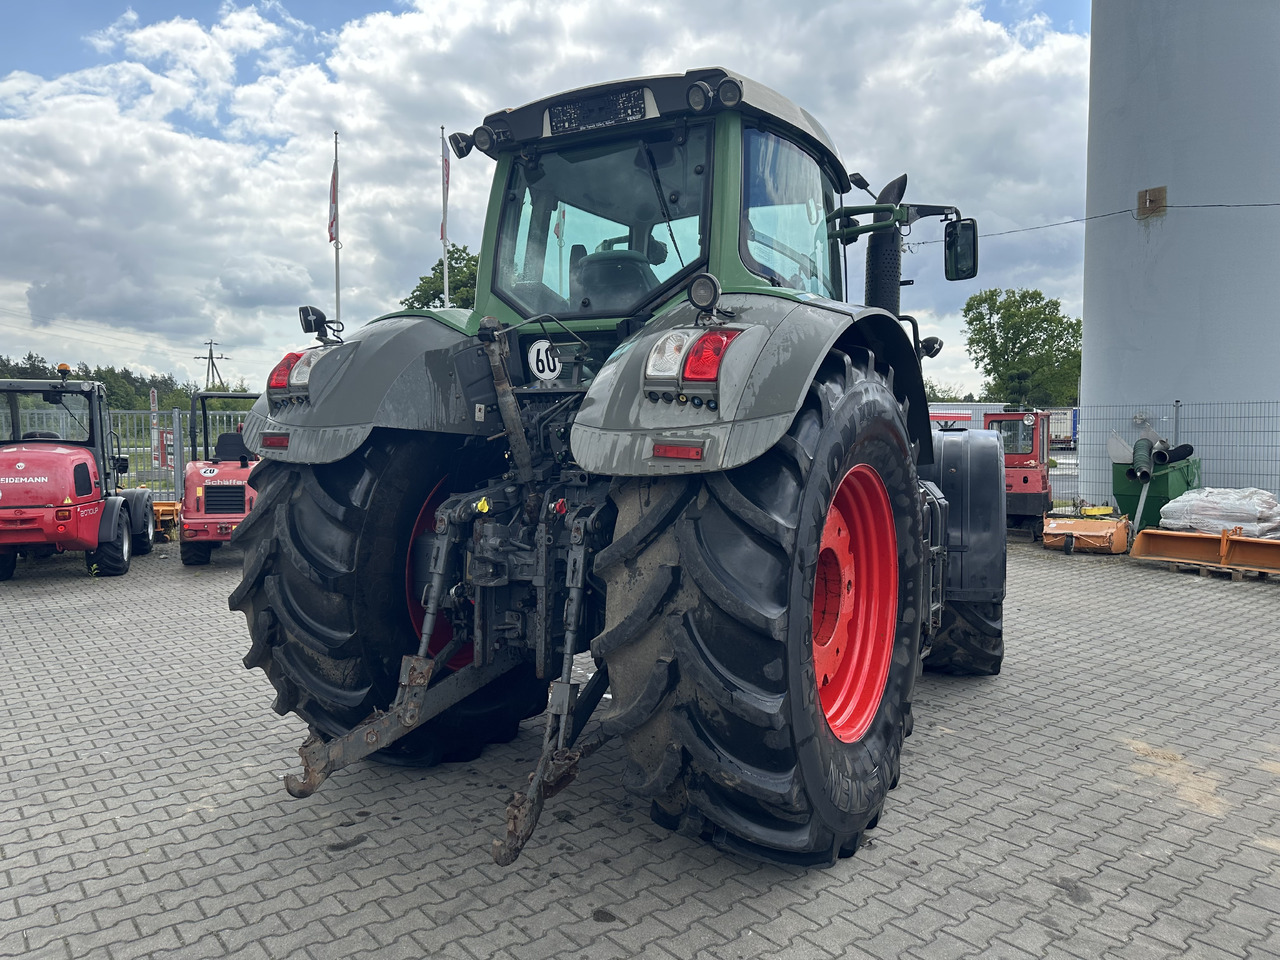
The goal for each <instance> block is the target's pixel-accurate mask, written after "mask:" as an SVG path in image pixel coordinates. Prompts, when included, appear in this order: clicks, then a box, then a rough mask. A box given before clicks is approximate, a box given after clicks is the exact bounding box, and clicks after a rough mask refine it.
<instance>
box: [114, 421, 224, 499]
mask: <svg viewBox="0 0 1280 960" xmlns="http://www.w3.org/2000/svg"><path fill="white" fill-rule="evenodd" d="M247 414H248V411H247V410H210V411H209V437H208V449H209V455H210V456H212V453H213V447H214V444H215V442H216V441H217V438H218V436H219V434H223V433H235V432H236V431H237V430H238V429H239V428H240V425H241V424H243V423H244V418H245V416H246V415H247ZM153 417H154V421H153ZM195 426H196V454H197V459H201V460H203V459H205V436H204V424H203V423H202V422H201V418H200V417H199V416H197V417H196V419H195ZM111 429H112V430H113V431H114V432H115V434H116V436H117V437H118V438H119V441H120V452H121V453H123V454H125V455H126V456H127V457H128V458H129V472H128V473H127V474H126V475H125V476H124V477H123V478H122V479H121V481H120V483H121V485H122V486H126V487H138V486H145V487H148V488H150V489H151V490H152V491H153V495H154V497H155V499H156V500H180V499H181V498H182V470H183V465H184V464H185V463H186V461H187V459H188V458H190V456H191V411H190V410H178V409H174V410H169V411H161V412H158V413H156V414H154V415H153V414H152V413H151V411H149V410H113V411H111Z"/></svg>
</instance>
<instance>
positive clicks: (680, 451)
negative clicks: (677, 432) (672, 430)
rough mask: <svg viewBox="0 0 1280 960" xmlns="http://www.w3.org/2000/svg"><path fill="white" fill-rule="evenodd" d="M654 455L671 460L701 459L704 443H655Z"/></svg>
mask: <svg viewBox="0 0 1280 960" xmlns="http://www.w3.org/2000/svg"><path fill="white" fill-rule="evenodd" d="M653 455H654V456H655V457H666V458H668V459H671V460H701V459H702V444H700V443H698V444H684V443H655V444H654V445H653Z"/></svg>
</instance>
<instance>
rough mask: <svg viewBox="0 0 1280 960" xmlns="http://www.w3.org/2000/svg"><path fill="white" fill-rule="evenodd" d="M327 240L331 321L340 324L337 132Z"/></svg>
mask: <svg viewBox="0 0 1280 960" xmlns="http://www.w3.org/2000/svg"><path fill="white" fill-rule="evenodd" d="M329 239H330V241H332V242H333V319H334V322H335V323H342V285H341V282H340V278H341V271H340V264H339V262H338V251H339V250H341V249H342V241H341V240H339V239H338V131H337V130H335V131H333V177H332V179H331V180H330V182H329Z"/></svg>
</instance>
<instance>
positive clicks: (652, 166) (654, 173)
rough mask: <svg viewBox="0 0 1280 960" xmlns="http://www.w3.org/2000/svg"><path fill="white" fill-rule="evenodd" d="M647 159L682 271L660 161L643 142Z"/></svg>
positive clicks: (682, 261)
mask: <svg viewBox="0 0 1280 960" xmlns="http://www.w3.org/2000/svg"><path fill="white" fill-rule="evenodd" d="M640 145H641V146H642V147H644V155H645V158H646V159H647V160H648V161H649V173H650V174H651V176H652V177H653V190H654V193H656V194H657V195H658V206H659V207H661V208H662V219H663V221H664V222H665V223H666V225H667V236H669V237H670V238H671V246H672V247H673V248H674V249H675V251H676V259H677V260H679V261H680V269H681V270H683V269H684V257H682V256H681V255H680V245H679V244H678V243H676V233H675V231H674V230H672V229H671V209H670V208H669V207H668V206H667V197H666V195H665V194H664V193H663V192H662V180H661V178H660V177H659V176H658V161H656V160H654V159H653V151H652V150H651V149H650V148H649V144H648V142H647V141H644V140H641V141H640Z"/></svg>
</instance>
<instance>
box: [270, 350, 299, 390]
mask: <svg viewBox="0 0 1280 960" xmlns="http://www.w3.org/2000/svg"><path fill="white" fill-rule="evenodd" d="M301 359H302V354H301V353H286V354H285V355H284V359H283V360H281V361H280V362H279V363H277V364H276V366H275V369H274V370H272V371H271V376H269V377H268V378H267V389H269V390H283V389H284V388H285V387H287V386H289V371H291V370H292V369H293V365H294V364H295V363H297V362H298V361H299V360H301Z"/></svg>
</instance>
